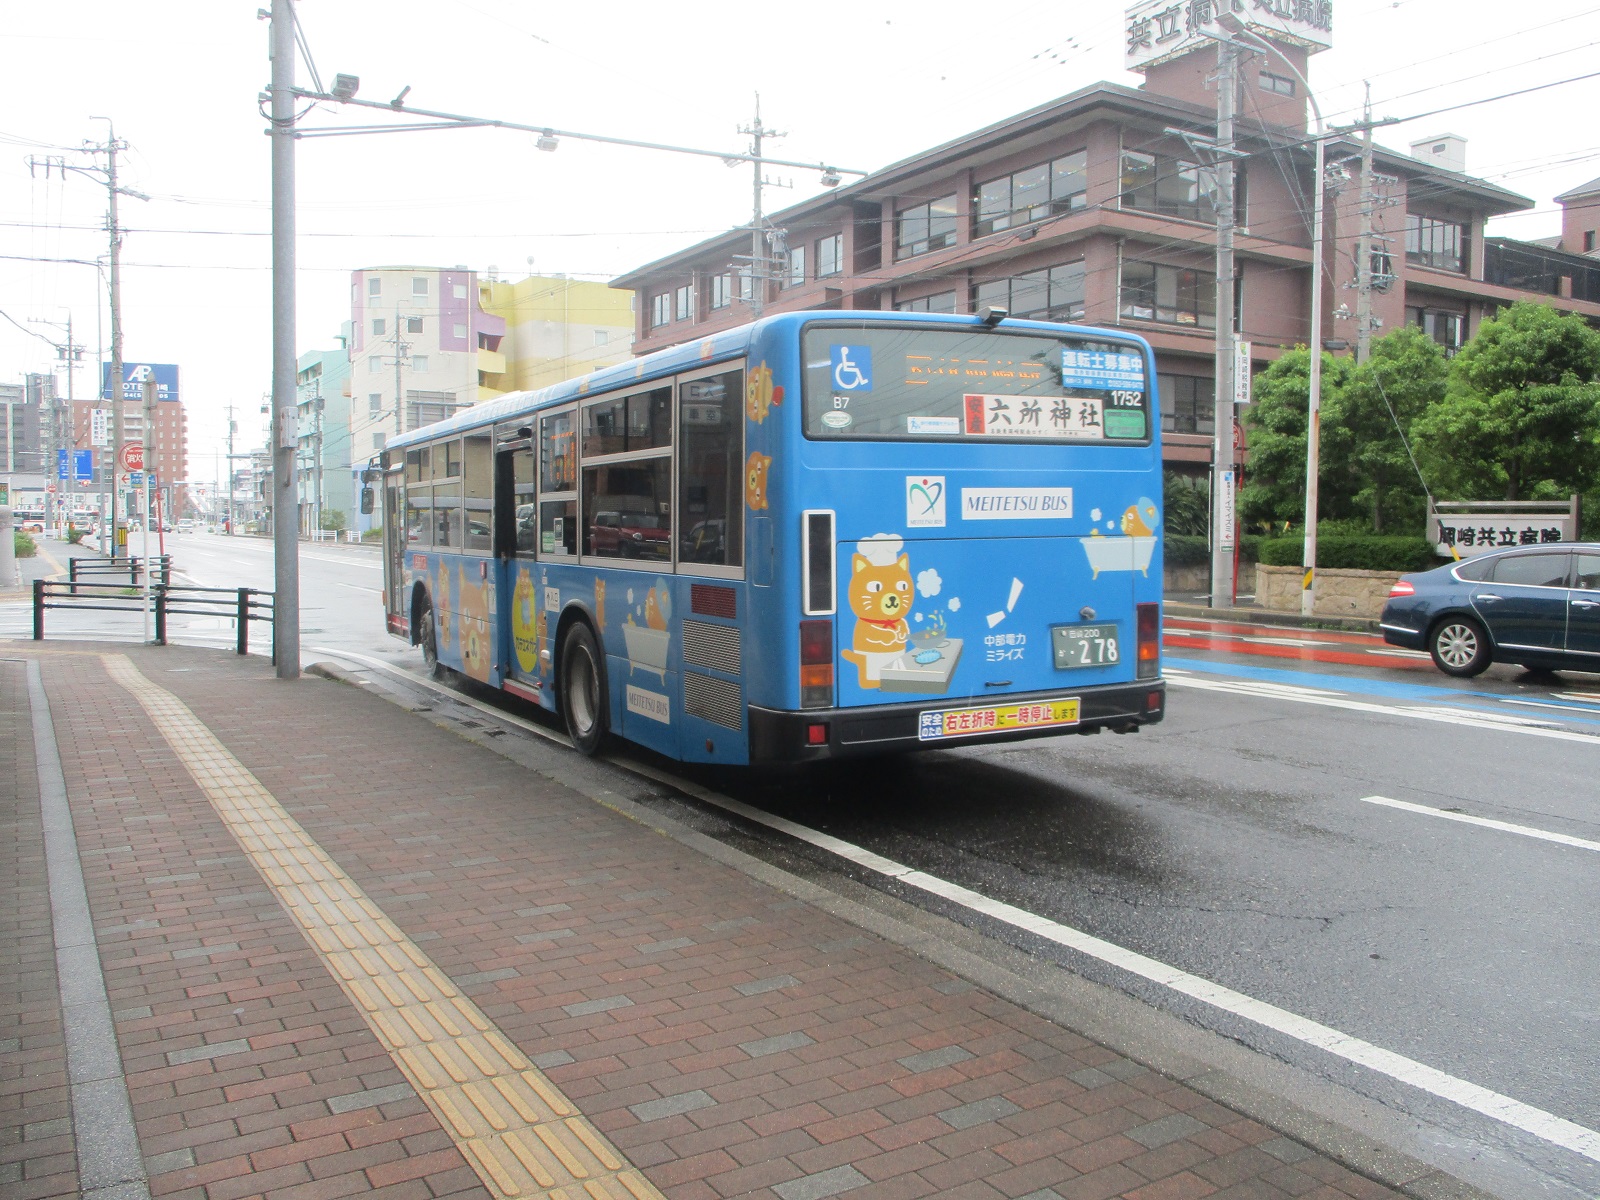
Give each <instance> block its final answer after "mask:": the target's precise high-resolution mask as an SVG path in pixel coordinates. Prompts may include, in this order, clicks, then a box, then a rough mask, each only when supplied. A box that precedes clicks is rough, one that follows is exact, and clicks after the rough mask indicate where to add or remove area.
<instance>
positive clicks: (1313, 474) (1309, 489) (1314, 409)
mask: <svg viewBox="0 0 1600 1200" xmlns="http://www.w3.org/2000/svg"><path fill="white" fill-rule="evenodd" d="M1217 22H1218V23H1219V24H1220V25H1221V26H1222V27H1223V28H1224V29H1226V30H1227V31H1228V32H1229V33H1231V34H1232V35H1233V36H1234V37H1236V38H1240V39H1243V40H1246V41H1247V42H1248V43H1249V44H1250V45H1251V46H1253V47H1255V48H1256V49H1259V50H1265V51H1266V52H1267V53H1268V54H1272V55H1276V56H1277V58H1278V59H1279V60H1280V61H1281V62H1282V63H1283V65H1284V66H1286V67H1288V68H1289V70H1291V71H1293V72H1294V76H1295V78H1296V79H1298V80H1299V81H1300V86H1301V87H1303V88H1305V90H1306V99H1307V100H1308V101H1309V102H1310V104H1311V112H1312V114H1313V115H1314V116H1315V117H1316V118H1317V137H1316V148H1317V149H1316V167H1315V169H1314V170H1313V173H1312V181H1313V182H1312V186H1313V188H1314V189H1315V191H1314V193H1313V196H1312V202H1311V214H1312V215H1311V336H1310V337H1309V338H1308V339H1307V344H1308V345H1309V347H1310V349H1311V381H1310V387H1309V388H1308V391H1309V393H1310V394H1309V396H1308V397H1307V400H1306V533H1305V557H1304V566H1305V575H1304V577H1303V578H1302V579H1301V583H1300V613H1301V615H1302V616H1307V617H1309V616H1310V615H1311V613H1312V609H1313V608H1315V607H1316V597H1317V583H1316V576H1317V462H1318V458H1319V456H1320V449H1321V441H1322V428H1321V419H1322V238H1323V227H1322V195H1323V191H1324V188H1323V173H1324V171H1325V170H1326V166H1325V165H1324V158H1325V156H1326V151H1327V143H1326V141H1325V137H1326V126H1324V125H1323V122H1322V106H1321V105H1319V104H1318V103H1317V98H1316V96H1315V95H1313V94H1312V91H1311V84H1310V83H1309V82H1308V81H1307V80H1306V77H1305V75H1304V74H1303V73H1302V72H1301V70H1300V68H1299V67H1297V66H1295V65H1294V63H1293V61H1291V60H1290V58H1289V56H1288V55H1287V54H1285V53H1284V52H1283V51H1282V50H1279V49H1278V48H1277V47H1276V46H1274V45H1273V44H1272V43H1271V42H1270V41H1268V40H1267V39H1266V38H1263V37H1260V36H1258V35H1257V34H1256V33H1254V32H1253V31H1251V30H1250V29H1248V28H1247V27H1246V26H1245V23H1244V22H1243V21H1241V20H1240V19H1239V16H1238V14H1237V13H1232V12H1228V13H1219V14H1218V15H1217Z"/></svg>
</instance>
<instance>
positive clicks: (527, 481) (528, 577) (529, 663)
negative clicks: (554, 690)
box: [494, 438, 548, 693]
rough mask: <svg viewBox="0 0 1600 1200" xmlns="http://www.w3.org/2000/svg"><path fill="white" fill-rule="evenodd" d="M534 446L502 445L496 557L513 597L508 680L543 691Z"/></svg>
mask: <svg viewBox="0 0 1600 1200" xmlns="http://www.w3.org/2000/svg"><path fill="white" fill-rule="evenodd" d="M534 453H535V452H534V448H533V444H532V442H531V441H530V440H528V439H526V438H523V439H520V440H517V441H513V442H508V443H503V444H502V445H501V447H500V450H499V453H498V454H497V455H496V459H495V489H494V490H495V528H496V530H497V535H496V541H497V545H496V547H495V558H496V560H497V562H498V563H499V567H500V572H501V578H500V595H501V596H504V597H509V601H508V603H507V605H506V607H507V608H508V609H509V614H508V615H509V618H510V619H509V620H502V621H501V622H500V629H501V635H502V637H503V638H504V639H505V641H504V644H503V645H502V647H501V651H500V655H499V658H500V661H501V662H502V663H503V664H505V668H504V669H505V675H506V678H507V679H509V680H511V681H512V682H513V683H514V684H520V685H521V687H520V688H517V689H515V690H518V691H521V690H522V689H529V690H531V691H533V692H538V693H542V692H543V689H544V686H545V682H546V680H547V678H548V670H547V669H546V668H547V664H546V663H545V662H543V661H541V658H540V651H541V650H542V649H543V643H544V635H545V623H546V615H545V611H544V595H543V590H542V588H541V587H540V585H539V566H538V563H537V562H536V561H535V554H536V551H537V548H538V545H539V511H538V510H539V506H538V503H537V501H538V495H537V484H536V482H535V480H536V474H535V469H534V468H535V458H534Z"/></svg>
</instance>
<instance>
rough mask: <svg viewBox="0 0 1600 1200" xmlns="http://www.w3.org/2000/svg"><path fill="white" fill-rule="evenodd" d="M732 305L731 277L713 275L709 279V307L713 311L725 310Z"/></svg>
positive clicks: (728, 275)
mask: <svg viewBox="0 0 1600 1200" xmlns="http://www.w3.org/2000/svg"><path fill="white" fill-rule="evenodd" d="M732 303H733V276H732V275H731V274H723V275H713V276H712V277H711V307H712V308H713V309H718V308H727V307H728V305H730V304H732Z"/></svg>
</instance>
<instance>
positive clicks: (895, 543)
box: [856, 533, 906, 567]
mask: <svg viewBox="0 0 1600 1200" xmlns="http://www.w3.org/2000/svg"><path fill="white" fill-rule="evenodd" d="M905 544H906V543H905V539H904V538H902V537H901V536H900V535H899V534H898V533H875V534H873V535H872V536H871V537H869V538H862V539H861V540H860V541H859V542H857V543H856V553H857V554H859V555H861V557H862V558H864V559H866V560H867V561H868V562H869V563H871V564H872V565H873V566H875V567H892V566H894V563H895V560H896V559H897V558H899V557H900V554H901V552H902V550H903V549H904V548H905Z"/></svg>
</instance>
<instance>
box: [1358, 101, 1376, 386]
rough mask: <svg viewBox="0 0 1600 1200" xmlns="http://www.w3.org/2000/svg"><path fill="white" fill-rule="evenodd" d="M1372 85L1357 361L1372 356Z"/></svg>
mask: <svg viewBox="0 0 1600 1200" xmlns="http://www.w3.org/2000/svg"><path fill="white" fill-rule="evenodd" d="M1372 210H1373V195H1372V84H1370V83H1369V84H1367V100H1366V104H1365V106H1364V108H1363V111H1362V114H1361V237H1360V239H1359V241H1358V242H1357V246H1356V362H1358V363H1364V362H1366V361H1367V357H1368V356H1369V355H1370V354H1371V353H1372V218H1373V211H1372Z"/></svg>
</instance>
